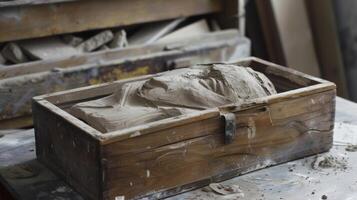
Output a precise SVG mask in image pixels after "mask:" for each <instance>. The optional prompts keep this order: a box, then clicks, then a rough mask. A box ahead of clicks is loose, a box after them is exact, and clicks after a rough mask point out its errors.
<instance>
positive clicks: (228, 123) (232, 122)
mask: <svg viewBox="0 0 357 200" xmlns="http://www.w3.org/2000/svg"><path fill="white" fill-rule="evenodd" d="M222 116H223V118H224V124H225V126H224V143H225V144H230V143H232V142H233V140H234V138H235V137H236V116H235V115H234V114H233V113H224V114H222Z"/></svg>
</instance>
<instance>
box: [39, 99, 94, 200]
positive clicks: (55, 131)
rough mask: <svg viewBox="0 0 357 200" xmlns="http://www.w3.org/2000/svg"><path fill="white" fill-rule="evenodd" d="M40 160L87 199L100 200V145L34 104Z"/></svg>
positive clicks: (71, 125)
mask: <svg viewBox="0 0 357 200" xmlns="http://www.w3.org/2000/svg"><path fill="white" fill-rule="evenodd" d="M33 118H34V127H35V137H36V154H37V159H38V160H39V161H40V162H41V163H43V164H44V165H46V166H47V167H49V168H50V169H51V170H52V171H53V172H55V173H56V174H58V175H59V176H60V177H62V178H63V179H64V180H65V181H66V182H67V183H69V184H70V185H71V186H73V187H74V189H75V190H77V191H78V192H80V193H81V194H82V195H83V196H84V197H86V198H88V199H100V195H101V193H100V188H101V187H100V180H101V179H100V177H101V174H99V172H100V164H99V161H100V159H99V158H98V155H99V144H98V142H97V141H96V140H95V139H94V138H92V137H91V136H90V135H89V134H87V133H85V132H84V131H83V130H81V129H80V128H78V127H76V126H75V125H73V124H71V123H68V122H67V121H66V120H65V119H63V118H61V116H59V115H57V114H56V113H54V112H53V111H50V110H48V109H47V108H45V107H44V106H43V105H41V104H39V103H38V102H36V101H34V102H33Z"/></svg>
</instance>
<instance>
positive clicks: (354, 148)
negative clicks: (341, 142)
mask: <svg viewBox="0 0 357 200" xmlns="http://www.w3.org/2000/svg"><path fill="white" fill-rule="evenodd" d="M345 150H346V151H349V152H356V151H357V145H352V144H350V145H348V146H347V147H346V148H345Z"/></svg>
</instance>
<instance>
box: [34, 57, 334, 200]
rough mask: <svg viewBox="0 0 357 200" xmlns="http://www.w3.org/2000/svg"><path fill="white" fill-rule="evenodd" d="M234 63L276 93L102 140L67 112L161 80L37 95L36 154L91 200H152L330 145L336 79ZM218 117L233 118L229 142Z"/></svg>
mask: <svg viewBox="0 0 357 200" xmlns="http://www.w3.org/2000/svg"><path fill="white" fill-rule="evenodd" d="M237 64H240V65H243V66H250V67H252V68H253V69H255V70H257V71H261V72H263V73H265V74H266V75H267V76H268V77H269V78H270V79H271V80H272V82H273V83H274V84H275V85H276V87H277V89H278V91H279V93H278V94H276V95H272V96H268V97H265V98H259V99H254V100H252V101H250V102H246V103H244V104H243V105H234V104H232V105H225V106H222V107H218V108H214V109H208V110H204V111H199V112H197V113H193V114H189V115H182V116H179V117H174V118H168V119H164V120H160V121H157V122H152V123H148V124H143V125H139V126H135V127H132V128H128V129H124V130H118V131H113V132H110V133H106V134H103V133H100V132H99V131H97V130H96V129H94V128H92V127H90V126H89V125H87V124H86V123H84V122H83V121H81V120H79V119H77V118H75V117H74V116H72V115H70V114H69V113H67V112H66V109H67V108H68V107H69V106H71V105H73V104H75V103H78V102H81V101H86V100H90V99H95V98H100V97H103V96H106V95H110V94H111V93H113V91H114V89H115V88H117V87H118V86H120V85H121V84H123V83H126V82H130V81H137V80H144V79H148V78H150V77H153V76H160V74H155V75H147V76H143V77H138V78H133V79H127V80H121V81H116V82H112V83H106V84H100V85H94V86H88V87H84V88H78V89H73V90H69V91H63V92H58V93H53V94H48V95H43V96H39V97H35V98H34V101H33V112H34V113H33V116H34V125H35V135H36V153H37V157H38V159H39V161H41V162H42V163H44V164H45V165H46V166H48V167H49V168H50V169H52V170H53V171H54V172H56V173H57V174H59V175H60V176H61V177H63V178H64V179H65V181H67V182H68V183H69V184H70V185H72V186H73V187H74V189H75V190H77V191H78V192H80V193H81V194H82V195H83V196H84V197H86V198H88V199H111V200H112V199H115V198H116V197H120V196H124V197H125V199H136V198H141V197H148V198H152V199H157V198H163V197H167V196H170V195H173V194H177V193H180V192H184V191H187V190H192V189H194V188H197V187H202V186H204V185H207V184H208V183H210V182H215V181H221V180H224V179H227V178H230V177H233V176H236V175H238V174H242V173H247V172H250V171H253V170H256V169H260V168H263V167H266V166H270V165H275V164H278V163H282V162H287V161H289V160H293V159H297V158H301V157H305V156H308V155H311V154H316V153H320V152H324V151H327V150H328V149H330V148H331V146H332V136H333V126H334V113H335V95H336V89H335V85H334V84H333V83H331V82H328V81H325V80H322V79H319V78H315V77H312V76H309V75H306V74H303V73H300V72H297V71H294V70H292V69H288V68H286V67H282V66H278V65H275V64H273V63H269V62H266V61H263V60H260V59H257V58H247V59H243V60H240V61H238V62H237ZM223 113H234V114H235V116H236V124H237V129H236V132H237V137H236V138H235V139H234V141H233V142H232V143H231V144H225V143H224V136H223V135H224V120H223V119H222V117H221V115H222V114H223Z"/></svg>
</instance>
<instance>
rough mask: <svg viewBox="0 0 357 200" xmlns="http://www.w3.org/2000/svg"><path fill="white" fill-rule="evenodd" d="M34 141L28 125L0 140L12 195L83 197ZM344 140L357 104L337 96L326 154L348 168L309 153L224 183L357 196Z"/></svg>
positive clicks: (1, 166) (351, 136) (292, 194)
mask: <svg viewBox="0 0 357 200" xmlns="http://www.w3.org/2000/svg"><path fill="white" fill-rule="evenodd" d="M34 144H35V139H34V133H33V130H32V129H31V130H26V131H19V132H16V133H11V134H4V135H3V136H2V137H1V138H0V181H1V182H2V183H3V184H4V185H5V187H6V188H7V189H8V190H9V191H10V193H11V194H12V195H13V196H14V197H15V198H16V199H21V200H33V199H49V200H51V199H61V200H62V199H71V200H72V199H83V198H82V197H80V196H79V195H78V194H77V193H76V192H75V191H73V190H72V189H71V188H70V187H68V186H67V185H66V184H65V183H64V182H63V181H62V180H60V179H59V178H58V177H57V176H56V175H54V174H53V173H52V172H51V171H49V170H48V169H46V168H45V167H44V166H42V165H41V164H40V163H38V162H37V161H36V159H35V149H34V148H35V145H34ZM347 144H357V104H355V103H352V102H350V101H347V100H344V99H342V98H337V105H336V122H335V135H334V146H333V148H332V149H331V150H330V152H328V153H326V154H327V155H331V156H334V157H339V158H342V159H343V160H345V161H346V163H347V165H346V166H347V168H346V169H335V168H328V169H318V170H316V169H313V168H312V167H311V163H312V162H314V160H315V159H316V156H311V157H308V158H304V159H300V160H296V161H292V162H289V163H285V164H282V165H278V166H274V167H269V168H265V169H263V170H258V171H255V172H252V173H249V174H246V175H242V176H239V177H236V178H234V179H231V180H227V181H225V182H223V184H226V185H233V184H234V185H239V186H240V188H241V189H242V191H243V193H244V197H243V198H239V199H272V200H273V199H274V200H275V199H289V200H294V199H321V197H322V196H323V195H326V197H328V199H357V176H356V175H355V171H356V170H357V152H351V151H346V150H345V149H346V146H347ZM78 164H80V163H78ZM273 164H274V163H273V162H270V163H266V165H267V166H269V165H273ZM239 195H241V194H239ZM169 199H175V200H176V199H177V200H178V199H237V196H236V195H235V194H233V195H230V196H222V195H218V194H216V193H213V192H207V191H206V190H202V189H198V190H194V191H191V192H187V193H184V194H180V195H177V196H174V197H171V198H169Z"/></svg>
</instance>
